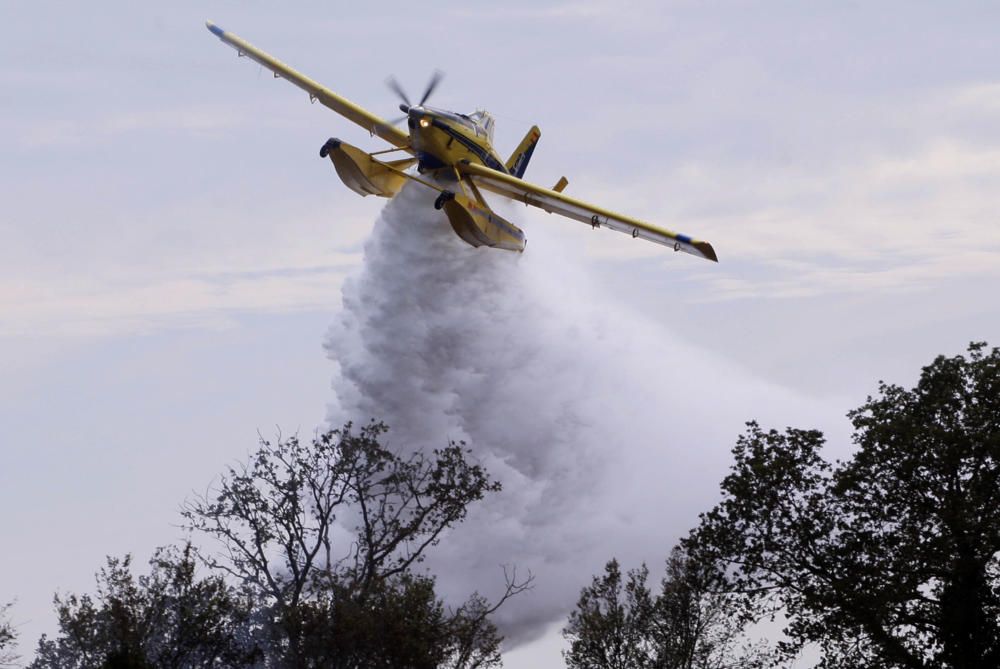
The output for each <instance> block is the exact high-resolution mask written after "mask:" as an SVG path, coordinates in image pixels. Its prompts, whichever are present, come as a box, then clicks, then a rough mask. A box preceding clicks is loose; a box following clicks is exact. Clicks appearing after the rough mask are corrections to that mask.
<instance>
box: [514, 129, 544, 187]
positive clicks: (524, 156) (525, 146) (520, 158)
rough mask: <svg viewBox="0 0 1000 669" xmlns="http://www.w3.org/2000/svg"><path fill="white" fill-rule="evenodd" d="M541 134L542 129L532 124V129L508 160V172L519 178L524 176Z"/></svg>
mask: <svg viewBox="0 0 1000 669" xmlns="http://www.w3.org/2000/svg"><path fill="white" fill-rule="evenodd" d="M541 136H542V131H541V130H539V129H538V126H537V125H533V126H531V130H529V131H528V134H527V135H525V136H524V139H522V140H521V143H520V144H519V145H518V147H517V148H516V149H515V150H514V154H513V155H512V156H511V157H510V160H508V161H507V171H508V172H510V173H511V174H513V175H514V176H515V177H517V178H518V179H520V178H521V177H523V176H524V171H525V170H526V169H528V161H529V160H531V154H532V153H534V151H535V144H538V138H539V137H541Z"/></svg>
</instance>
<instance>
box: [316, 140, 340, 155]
mask: <svg viewBox="0 0 1000 669" xmlns="http://www.w3.org/2000/svg"><path fill="white" fill-rule="evenodd" d="M339 146H340V140H339V139H337V138H335V137H331V138H330V139H328V140H326V142H325V143H324V144H323V146H321V147H319V157H320V158H326V157H327V156H328V155H330V152H331V151H333V150H334V149H336V148H338V147H339Z"/></svg>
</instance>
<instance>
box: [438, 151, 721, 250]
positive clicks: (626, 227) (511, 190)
mask: <svg viewBox="0 0 1000 669" xmlns="http://www.w3.org/2000/svg"><path fill="white" fill-rule="evenodd" d="M456 168H457V169H458V171H459V172H461V173H462V174H465V175H467V176H468V177H469V178H471V179H472V182H473V183H474V184H476V186H478V187H479V188H481V189H483V190H488V191H490V192H493V193H497V194H499V195H504V196H506V197H509V198H510V199H512V200H515V201H517V202H524V203H525V204H530V205H531V206H533V207H538V208H539V209H544V210H545V211H547V212H549V213H550V214H559V215H561V216H566V217H567V218H572V219H574V220H577V221H581V222H583V223H586V224H588V225H591V226H593V227H595V228H599V227H602V226H603V227H608V228H611V229H612V230H617V231H618V232H624V233H626V234H628V235H631V236H632V237H633V238H639V239H646V240H648V241H651V242H656V243H657V244H663V245H664V246H669V247H670V248H672V249H673V250H675V251H684V252H685V253H690V254H691V255H695V256H698V257H699V258H705V259H706V260H711V261H712V262H719V259H718V257H717V256H716V255H715V249H713V248H712V245H711V244H709V243H708V242H703V241H699V240H697V239H692V238H690V237H688V236H687V235H682V234H680V233H677V232H671V231H670V230H664V229H663V228H658V227H656V226H655V225H651V224H649V223H646V222H644V221H640V220H638V219H635V218H631V217H629V216H624V215H622V214H617V213H615V212H613V211H609V210H607V209H604V208H601V207H596V206H594V205H592V204H588V203H587V202H583V201H581V200H577V199H575V198H571V197H567V196H565V195H563V194H562V193H560V192H559V191H556V190H550V189H548V188H542V187H541V186H536V185H535V184H533V183H529V182H527V181H524V180H523V179H518V178H517V177H514V176H511V175H509V174H503V173H502V172H497V171H496V170H492V169H490V168H488V167H485V166H483V165H476V164H473V163H469V162H467V161H462V162H461V163H459V164H458V165H457V166H456Z"/></svg>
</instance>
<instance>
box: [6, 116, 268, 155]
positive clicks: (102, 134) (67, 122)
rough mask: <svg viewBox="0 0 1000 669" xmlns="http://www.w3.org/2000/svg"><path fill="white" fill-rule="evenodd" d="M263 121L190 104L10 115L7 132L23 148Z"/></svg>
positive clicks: (217, 129) (207, 129)
mask: <svg viewBox="0 0 1000 669" xmlns="http://www.w3.org/2000/svg"><path fill="white" fill-rule="evenodd" d="M251 122H253V123H254V124H256V125H260V124H261V123H260V121H259V120H258V119H256V118H253V117H251V116H250V115H249V114H247V113H245V112H242V111H240V110H239V109H235V108H232V107H219V106H187V107H175V108H169V109H155V110H150V109H147V110H138V109H137V110H132V111H125V112H114V113H110V114H105V115H99V116H92V117H90V118H80V117H79V116H71V117H63V118H58V117H57V118H41V119H39V118H28V117H21V118H17V119H13V118H8V119H7V120H5V121H4V123H3V126H4V133H5V134H9V135H11V136H13V137H16V138H17V139H16V141H17V144H18V145H19V146H20V147H21V148H24V149H45V148H50V147H65V146H88V145H93V144H100V143H102V142H106V141H108V140H111V139H115V138H118V137H120V136H123V135H129V134H132V133H142V132H151V131H155V132H181V133H189V134H206V133H221V132H224V131H228V130H232V129H235V128H239V127H245V126H247V125H249V124H250V123H251Z"/></svg>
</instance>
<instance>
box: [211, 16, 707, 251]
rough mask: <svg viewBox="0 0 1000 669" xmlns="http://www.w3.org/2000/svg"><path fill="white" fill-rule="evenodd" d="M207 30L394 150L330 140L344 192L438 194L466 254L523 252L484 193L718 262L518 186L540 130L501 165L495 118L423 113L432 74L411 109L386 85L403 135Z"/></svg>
mask: <svg viewBox="0 0 1000 669" xmlns="http://www.w3.org/2000/svg"><path fill="white" fill-rule="evenodd" d="M205 25H206V26H207V27H208V29H209V30H210V31H211V32H212V34H213V35H215V36H217V37H218V38H219V39H220V40H222V41H223V42H224V43H226V44H228V45H229V46H231V47H233V48H234V49H236V51H237V53H238V54H239V55H240V56H241V57H247V58H250V59H251V60H253V61H256V62H257V63H260V64H261V65H263V66H264V67H266V68H267V69H269V70H271V71H272V72H273V73H274V77H275V78H277V79H287V80H288V81H290V82H291V83H293V84H294V85H296V86H298V87H299V88H301V89H302V90H304V91H305V92H306V93H308V94H309V100H310V102H316V101H317V100H319V102H320V103H322V104H323V105H325V106H327V107H329V108H330V109H332V110H333V111H335V112H337V113H338V114H340V115H341V116H344V117H345V118H347V119H348V120H350V121H353V122H355V123H357V124H358V125H360V126H361V127H362V128H364V129H365V130H368V132H370V133H371V134H372V136H376V135H377V136H378V137H381V138H382V139H384V140H386V141H387V142H389V143H390V144H392V145H393V146H394V147H395V148H393V149H387V150H385V151H376V152H373V153H368V152H366V151H363V150H362V149H359V148H357V147H355V146H351V145H350V144H347V143H346V142H342V141H340V140H339V139H332V138H331V139H329V140H327V142H326V143H325V144H323V147H322V148H321V149H320V152H319V154H320V156H321V157H323V158H326V157H329V158H330V160H331V161H333V166H334V167H335V168H336V170H337V174H338V175H339V176H340V178H341V179H342V180H343V182H344V183H345V184H346V185H347V187H348V188H350V189H351V190H353V191H355V192H356V193H359V194H360V195H378V196H380V197H393V196H394V195H395V194H396V193H398V192H399V190H400V189H401V188H402V187H403V184H404V183H406V181H407V180H408V179H412V180H414V181H418V182H420V183H421V184H423V185H425V186H427V187H428V188H432V189H434V190H436V191H438V192H439V193H440V195H439V196H438V198H437V199H436V200H435V202H434V206H435V207H436V208H437V209H444V212H445V214H446V215H447V216H448V220H449V221H450V222H451V226H452V228H453V229H454V230H455V232H456V233H457V234H458V236H459V237H461V238H462V239H463V240H465V241H466V242H468V243H469V244H471V245H472V246H491V247H494V248H500V249H508V250H511V251H523V250H524V245H525V236H524V232H523V231H522V230H521V229H520V228H518V227H517V226H516V225H514V224H513V223H511V222H510V221H507V220H504V219H503V218H502V217H500V216H499V215H497V214H496V212H494V211H493V210H492V209H490V207H489V205H488V204H487V203H486V200H485V199H484V198H483V196H482V193H481V192H480V191H481V190H485V191H489V192H492V193H497V194H499V195H504V196H506V197H508V198H510V199H512V200H516V201H518V202H524V204H526V205H531V206H533V207H538V208H539V209H544V210H545V211H547V212H549V213H550V214H552V213H555V214H560V215H562V216H566V217H568V218H572V219H574V220H577V221H581V222H583V223H586V224H588V225H590V226H591V227H594V228H600V227H607V228H611V229H612V230H617V231H619V232H624V233H626V234H629V235H631V236H632V237H633V238H635V239H646V240H649V241H651V242H656V243H657V244H663V245H665V246H669V247H671V248H673V249H674V250H675V251H684V252H685V253H690V254H691V255H695V256H698V257H701V258H705V259H707V260H711V261H713V262H718V257H717V256H716V255H715V250H714V249H713V248H712V245H711V244H709V243H708V242H705V241H700V240H697V239H692V238H691V237H688V236H687V235H682V234H680V233H677V232H672V231H670V230H665V229H663V228H659V227H656V226H654V225H651V224H649V223H646V222H644V221H640V220H637V219H635V218H631V217H629V216H624V215H622V214H618V213H615V212H613V211H609V210H607V209H604V208H602V207H597V206H595V205H592V204H589V203H587V202H583V201H582V200H577V199H575V198H571V197H569V196H567V195H564V194H563V189H565V188H566V185H567V183H568V181H567V180H566V177H562V178H561V179H559V182H558V183H557V184H556V185H555V186H553V187H552V188H543V187H541V186H536V185H535V184H533V183H530V182H528V181H525V180H523V179H522V178H521V177H522V176H524V171H525V169H526V168H527V166H528V162H529V161H530V160H531V155H532V153H533V152H534V150H535V145H536V144H537V142H538V138H539V137H540V136H541V132H540V131H539V130H538V126H533V127H532V128H531V130H529V131H528V134H527V135H525V137H524V139H523V140H522V141H521V144H520V145H519V146H518V147H517V149H516V150H515V151H514V154H513V155H512V156H511V157H510V159H509V160H507V161H506V162H505V161H503V160H502V159H501V158H500V157H499V156H498V155H497V152H496V150H495V149H494V148H493V117H492V116H490V115H489V113H487V112H486V111H477V112H475V113H474V114H469V115H466V114H458V113H454V112H449V111H445V110H443V109H435V108H434V107H428V106H426V104H425V103H426V101H427V98H428V97H430V94H431V93H432V92H433V91H434V88H435V87H436V86H437V84H438V82H439V81H440V75H438V74H435V76H434V77H433V78H432V79H431V82H430V84H429V85H428V87H427V90H426V91H425V92H424V95H423V96H422V97H421V99H420V102H419V103H418V104H415V105H414V104H410V101H409V100H408V99H407V96H406V94H405V93H404V92H403V90H402V88H401V87H400V86H399V84H397V83H396V82H395V80H390V82H389V83H390V86H391V87H392V88H393V90H395V91H396V93H397V94H398V95H399V96H400V97H401V98H402V99H403V104H401V105H399V108H400V111H402V112H403V113H404V114H405V115H406V116H405V120H406V121H407V125H408V126H409V130H410V132H408V133H407V132H404V131H403V130H401V129H399V128H397V127H396V126H395V125H394V124H393V123H390V122H388V121H385V120H383V119H381V118H379V117H378V116H376V115H375V114H372V113H371V112H369V111H367V110H366V109H363V108H361V107H359V106H358V105H356V104H354V103H353V102H351V101H349V100H347V99H345V98H342V97H341V96H339V95H337V94H336V93H334V92H333V91H331V90H330V89H328V88H326V87H324V86H321V85H320V84H318V83H317V82H315V81H313V80H312V79H310V78H309V77H306V76H305V75H303V74H301V73H299V72H296V71H295V70H293V69H292V68H290V67H289V66H288V65H285V64H284V63H282V62H281V61H280V60H278V59H276V58H274V57H273V56H271V55H269V54H267V53H265V52H263V51H261V50H260V49H258V48H257V47H255V46H253V45H252V44H250V43H249V42H247V41H246V40H244V39H241V38H240V37H238V36H236V35H234V34H233V33H231V32H227V31H225V30H223V29H222V28H220V27H218V26H217V25H215V24H214V23H212V22H211V21H207V22H206V23H205ZM401 120H402V119H401ZM394 151H402V152H405V153H408V154H410V155H409V157H406V158H402V159H399V160H388V161H386V160H380V159H379V158H376V156H381V155H384V154H387V153H392V152H394ZM413 165H416V166H417V171H418V173H419V174H421V175H429V176H431V177H433V178H434V181H430V180H428V179H424V178H421V177H420V176H417V175H414V174H412V173H410V172H407V170H408V169H409V168H411V167H413Z"/></svg>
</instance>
